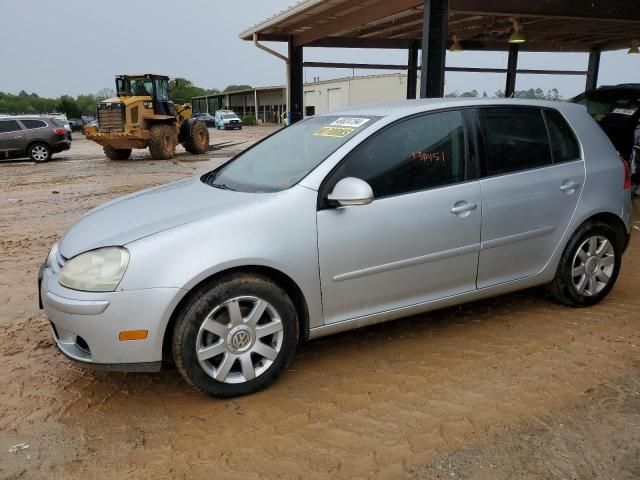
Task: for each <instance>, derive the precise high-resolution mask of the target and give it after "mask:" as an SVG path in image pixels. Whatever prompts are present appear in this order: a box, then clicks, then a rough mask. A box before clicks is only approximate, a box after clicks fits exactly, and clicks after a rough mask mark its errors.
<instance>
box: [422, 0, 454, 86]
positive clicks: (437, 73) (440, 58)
mask: <svg viewBox="0 0 640 480" xmlns="http://www.w3.org/2000/svg"><path fill="white" fill-rule="evenodd" d="M448 20H449V0H424V13H423V17H422V77H421V78H420V97H421V98H436V97H442V96H443V95H444V71H445V70H444V67H445V59H446V53H447V28H448Z"/></svg>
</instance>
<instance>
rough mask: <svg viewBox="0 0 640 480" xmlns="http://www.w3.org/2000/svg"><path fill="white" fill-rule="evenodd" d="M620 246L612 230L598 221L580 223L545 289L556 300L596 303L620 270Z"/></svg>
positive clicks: (584, 303) (561, 301)
mask: <svg viewBox="0 0 640 480" xmlns="http://www.w3.org/2000/svg"><path fill="white" fill-rule="evenodd" d="M621 254H622V252H621V248H620V245H619V242H618V240H617V238H616V235H615V232H614V231H613V229H612V228H611V227H610V226H609V225H607V224H606V223H602V222H594V223H588V224H586V225H583V226H582V227H580V229H578V231H576V233H574V235H573V237H571V240H570V241H569V243H568V244H567V246H566V248H565V251H564V253H563V254H562V258H561V259H560V264H559V265H558V270H557V271H556V276H555V278H554V279H553V282H551V283H550V284H549V285H548V288H547V289H548V291H549V293H550V294H551V296H552V297H553V298H554V299H555V300H556V301H558V302H560V303H564V304H565V305H569V306H572V307H586V306H590V305H595V304H596V303H598V302H600V301H601V300H602V299H603V298H604V297H606V296H607V294H608V293H609V292H610V291H611V289H612V288H613V286H614V284H615V282H616V279H617V278H618V273H619V271H620V257H621Z"/></svg>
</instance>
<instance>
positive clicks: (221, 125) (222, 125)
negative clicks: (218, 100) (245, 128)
mask: <svg viewBox="0 0 640 480" xmlns="http://www.w3.org/2000/svg"><path fill="white" fill-rule="evenodd" d="M215 124H216V128H217V129H218V130H219V129H223V130H229V129H236V128H237V129H238V130H242V120H240V118H239V117H238V116H237V115H236V114H235V113H233V112H232V111H231V110H218V111H217V112H216V116H215Z"/></svg>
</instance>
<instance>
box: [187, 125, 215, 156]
mask: <svg viewBox="0 0 640 480" xmlns="http://www.w3.org/2000/svg"><path fill="white" fill-rule="evenodd" d="M182 146H183V147H184V149H185V150H186V151H187V152H189V153H192V154H194V155H201V154H203V153H207V150H208V148H209V130H208V129H207V126H206V125H205V124H204V122H200V121H196V122H193V123H192V124H191V129H190V131H189V132H187V133H186V138H185V141H184V143H183V144H182Z"/></svg>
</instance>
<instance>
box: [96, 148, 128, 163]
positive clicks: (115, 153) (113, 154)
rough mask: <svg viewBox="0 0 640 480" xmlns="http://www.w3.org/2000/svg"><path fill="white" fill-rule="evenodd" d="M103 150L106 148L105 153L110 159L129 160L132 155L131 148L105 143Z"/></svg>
mask: <svg viewBox="0 0 640 480" xmlns="http://www.w3.org/2000/svg"><path fill="white" fill-rule="evenodd" d="M102 150H104V154H105V155H106V157H107V158H108V159H109V160H128V159H129V157H131V149H130V148H113V147H111V146H109V145H105V146H104V147H102Z"/></svg>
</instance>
